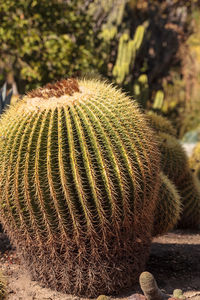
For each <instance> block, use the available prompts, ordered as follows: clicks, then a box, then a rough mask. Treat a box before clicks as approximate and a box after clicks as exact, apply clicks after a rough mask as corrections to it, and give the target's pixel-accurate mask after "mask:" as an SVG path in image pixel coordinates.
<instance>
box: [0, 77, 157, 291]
mask: <svg viewBox="0 0 200 300" xmlns="http://www.w3.org/2000/svg"><path fill="white" fill-rule="evenodd" d="M0 132H1V139H0V173H1V176H0V178H1V180H0V210H1V211H0V215H1V221H2V223H3V225H4V228H5V229H6V231H7V233H8V235H9V237H10V239H11V241H12V242H13V243H15V245H16V246H17V248H18V249H19V250H20V251H21V252H22V254H23V256H24V259H25V261H26V262H27V264H28V265H29V268H30V270H31V271H32V275H33V277H34V278H35V279H36V280H39V281H41V282H43V283H44V284H45V285H46V286H49V287H51V288H54V289H57V290H60V291H64V292H67V293H73V294H77V295H85V296H97V295H99V294H110V293H116V292H118V291H119V290H121V289H123V288H127V287H130V286H131V285H132V284H133V283H134V282H135V281H136V280H137V278H138V274H139V273H140V272H141V270H142V269H143V267H144V264H145V261H146V259H147V257H148V252H149V247H150V243H151V231H152V226H153V219H154V210H155V202H156V199H157V193H158V188H159V151H158V148H157V145H156V143H155V141H154V136H153V133H152V131H151V129H149V127H148V126H147V124H146V121H145V117H143V115H142V114H141V113H140V111H139V110H138V107H137V105H136V103H135V102H134V101H132V100H131V99H130V98H129V97H127V96H126V95H124V94H123V93H122V92H121V91H118V90H117V89H115V88H114V87H113V86H111V85H109V84H107V83H103V82H100V81H98V80H76V79H68V80H62V81H60V82H57V83H55V84H48V85H46V86H45V87H44V88H39V89H37V90H34V91H32V92H30V93H28V94H27V95H26V96H25V97H24V98H23V99H22V100H21V101H20V102H18V103H16V104H14V105H13V106H11V107H10V109H9V110H7V112H6V113H5V114H4V115H3V117H2V118H1V120H0Z"/></svg>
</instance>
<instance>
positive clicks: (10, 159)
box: [1, 114, 30, 228]
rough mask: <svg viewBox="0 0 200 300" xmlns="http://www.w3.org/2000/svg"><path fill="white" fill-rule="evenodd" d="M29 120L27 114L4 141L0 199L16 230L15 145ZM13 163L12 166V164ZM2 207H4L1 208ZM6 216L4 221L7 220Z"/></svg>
mask: <svg viewBox="0 0 200 300" xmlns="http://www.w3.org/2000/svg"><path fill="white" fill-rule="evenodd" d="M29 118H30V115H29V114H27V115H26V116H25V117H24V121H23V122H22V123H21V124H20V126H16V127H15V126H14V127H13V128H14V129H13V130H12V131H11V133H10V135H9V136H7V141H6V149H5V157H4V163H5V165H6V166H7V167H6V168H4V167H3V168H2V174H1V176H2V184H4V185H5V187H6V188H5V195H4V196H5V197H4V196H3V198H2V199H4V198H5V201H6V203H7V212H5V211H4V213H6V214H7V213H8V216H9V217H10V219H11V220H12V224H13V226H14V227H15V228H16V227H18V226H19V225H20V224H21V220H20V218H19V217H18V215H17V214H16V211H17V207H15V205H14V201H15V199H14V197H13V193H12V192H13V182H14V169H15V165H16V155H17V153H16V152H17V151H16V145H18V144H19V142H20V138H21V136H22V132H23V130H24V129H25V127H26V124H27V122H28V120H29ZM12 163H13V164H12ZM3 201H4V200H3ZM2 207H4V206H2ZM8 216H7V217H6V218H5V219H9V218H8Z"/></svg>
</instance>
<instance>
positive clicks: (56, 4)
mask: <svg viewBox="0 0 200 300" xmlns="http://www.w3.org/2000/svg"><path fill="white" fill-rule="evenodd" d="M86 2H87V1H86ZM86 2H85V4H84V5H83V1H81V0H73V1H59V0H51V3H49V1H47V0H18V1H13V0H5V1H0V20H1V22H0V44H1V47H0V74H1V75H0V76H1V77H0V80H4V79H5V78H6V76H7V77H8V76H9V77H10V78H11V79H10V80H11V81H12V80H14V79H15V80H16V82H17V85H18V87H19V89H20V92H24V90H25V88H26V89H30V88H34V87H35V86H37V85H38V84H40V85H41V84H45V83H47V82H49V81H52V80H58V79H60V78H61V77H65V76H66V74H67V75H68V76H72V75H74V74H76V72H79V71H82V70H84V71H88V70H91V69H97V68H99V67H100V64H101V63H102V61H101V60H100V59H97V55H96V49H95V48H96V46H97V45H95V36H94V34H93V29H92V21H91V16H89V15H88V14H87V3H86ZM13 78H14V79H13Z"/></svg>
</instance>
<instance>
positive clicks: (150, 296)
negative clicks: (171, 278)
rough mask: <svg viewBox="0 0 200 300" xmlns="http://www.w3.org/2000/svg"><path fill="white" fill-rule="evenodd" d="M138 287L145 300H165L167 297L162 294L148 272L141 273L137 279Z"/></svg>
mask: <svg viewBox="0 0 200 300" xmlns="http://www.w3.org/2000/svg"><path fill="white" fill-rule="evenodd" d="M139 282H140V287H141V289H142V291H143V293H144V295H145V297H146V299H147V300H167V299H168V298H169V295H167V294H164V293H163V292H162V291H161V290H160V289H159V288H158V285H157V282H156V280H155V278H154V276H153V275H152V274H151V273H150V272H147V271H145V272H142V273H141V274H140V277H139Z"/></svg>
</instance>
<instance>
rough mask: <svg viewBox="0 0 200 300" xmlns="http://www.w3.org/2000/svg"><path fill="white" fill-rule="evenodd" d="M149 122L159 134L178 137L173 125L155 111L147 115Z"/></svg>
mask: <svg viewBox="0 0 200 300" xmlns="http://www.w3.org/2000/svg"><path fill="white" fill-rule="evenodd" d="M147 120H148V121H149V123H150V126H151V127H152V128H153V129H154V130H155V131H157V132H158V133H159V132H163V133H167V134H170V135H172V136H174V137H175V136H176V129H175V128H174V127H173V125H172V123H171V122H170V121H169V120H168V119H167V118H165V117H163V116H161V115H158V114H157V113H155V112H153V111H149V112H148V113H147Z"/></svg>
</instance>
